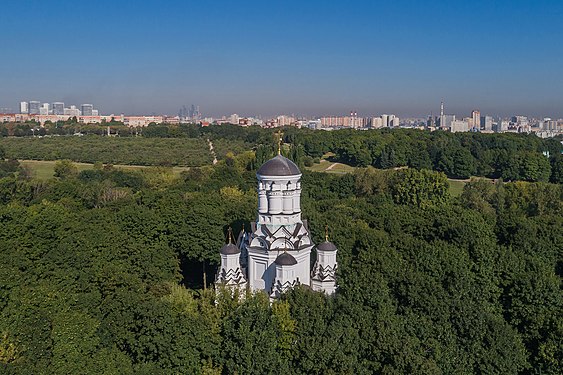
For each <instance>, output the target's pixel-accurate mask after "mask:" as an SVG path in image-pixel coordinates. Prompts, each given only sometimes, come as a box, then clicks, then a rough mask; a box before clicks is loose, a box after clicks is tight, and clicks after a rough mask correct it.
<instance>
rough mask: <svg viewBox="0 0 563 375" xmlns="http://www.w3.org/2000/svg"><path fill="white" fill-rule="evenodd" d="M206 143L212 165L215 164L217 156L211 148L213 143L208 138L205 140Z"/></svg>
mask: <svg viewBox="0 0 563 375" xmlns="http://www.w3.org/2000/svg"><path fill="white" fill-rule="evenodd" d="M207 143H208V144H209V152H211V155H212V156H213V165H215V164H217V154H215V149H214V148H213V143H212V142H211V140H210V139H209V138H207Z"/></svg>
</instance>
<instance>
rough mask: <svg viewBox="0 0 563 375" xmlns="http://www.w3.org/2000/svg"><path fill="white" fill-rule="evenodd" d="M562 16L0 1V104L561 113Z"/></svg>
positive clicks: (411, 8)
mask: <svg viewBox="0 0 563 375" xmlns="http://www.w3.org/2000/svg"><path fill="white" fill-rule="evenodd" d="M70 4H72V7H70V6H69V5H70ZM69 9H72V11H71V10H69ZM15 15H22V17H23V18H22V17H15ZM562 15H563V4H562V3H560V2H555V1H539V2H534V3H533V4H532V3H528V2H525V1H511V2H508V1H501V2H495V4H488V2H482V1H481V2H471V3H463V2H453V3H442V2H437V1H431V2H425V3H424V4H418V3H415V2H406V1H398V2H394V3H392V4H385V5H381V4H372V3H371V2H365V1H355V2H349V3H346V4H344V3H343V2H342V3H339V4H334V3H330V4H326V3H324V2H322V3H321V2H320V1H311V2H307V3H302V2H295V1H289V2H284V3H283V4H264V3H261V2H254V1H247V2H243V3H234V4H232V3H229V2H223V1H216V2H213V3H212V4H202V3H201V2H197V3H196V2H176V1H171V2H167V3H166V4H165V5H162V4H159V3H157V2H155V1H139V2H135V3H129V2H123V1H121V2H120V1H117V2H107V1H100V2H96V3H86V4H85V3H75V2H72V3H71V2H65V1H61V2H57V3H56V4H47V3H44V2H36V1H24V2H10V3H8V4H6V5H4V6H3V12H2V15H0V21H1V22H0V29H1V30H2V34H3V36H4V38H3V47H4V49H5V50H7V51H11V52H12V54H13V55H12V56H10V55H9V54H8V55H7V56H6V57H7V58H5V59H2V61H0V72H2V73H1V74H2V76H1V81H2V90H1V91H0V108H12V109H13V110H14V111H16V110H17V103H19V102H20V101H22V100H39V101H42V100H45V99H46V100H47V101H48V102H51V101H60V102H64V103H77V104H80V103H96V106H97V107H99V108H100V109H101V110H102V111H103V112H104V113H126V114H131V115H135V114H139V115H140V114H150V113H167V114H173V113H177V112H178V109H179V108H180V107H181V106H182V105H184V104H185V103H198V104H199V105H201V107H202V108H205V111H203V112H205V113H206V114H207V115H210V116H219V115H223V114H228V113H243V114H255V115H263V116H271V115H274V114H279V113H288V114H289V113H295V114H301V115H307V116H316V115H321V114H327V115H337V114H345V113H348V112H349V111H350V110H354V111H357V112H358V113H365V114H375V113H396V114H397V115H399V116H401V117H424V116H427V115H429V114H430V113H433V114H434V115H436V114H437V112H438V111H439V106H438V105H437V103H439V102H440V101H442V100H446V102H447V106H448V107H447V111H448V112H449V113H459V114H469V113H471V111H472V110H473V109H475V108H479V109H480V111H481V113H487V114H491V115H494V116H500V117H506V116H512V115H515V114H524V115H527V116H530V117H546V116H547V117H554V118H561V117H563V93H562V92H561V90H560V89H559V88H560V87H561V86H562V84H563V74H561V68H560V67H561V60H563V46H562V45H561V43H560V42H559V40H561V39H563V25H562V24H561V22H559V20H560V18H561V16H562ZM22 20H25V25H26V27H25V28H22V27H19V26H20V24H21V22H22ZM55 25H56V27H55ZM57 41H58V42H57ZM54 42H57V43H54Z"/></svg>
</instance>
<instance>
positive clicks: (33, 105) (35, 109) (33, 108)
mask: <svg viewBox="0 0 563 375" xmlns="http://www.w3.org/2000/svg"><path fill="white" fill-rule="evenodd" d="M40 106H41V103H40V102H38V101H36V100H32V101H30V102H29V112H28V113H29V114H30V115H38V114H39V107H40Z"/></svg>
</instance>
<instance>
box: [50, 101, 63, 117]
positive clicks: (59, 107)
mask: <svg viewBox="0 0 563 375" xmlns="http://www.w3.org/2000/svg"><path fill="white" fill-rule="evenodd" d="M51 107H52V109H53V114H54V115H64V114H65V104H64V103H63V102H54V103H53V104H52V105H51Z"/></svg>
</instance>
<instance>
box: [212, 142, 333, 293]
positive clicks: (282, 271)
mask: <svg viewBox="0 0 563 375" xmlns="http://www.w3.org/2000/svg"><path fill="white" fill-rule="evenodd" d="M256 177H257V179H258V187H257V190H258V213H257V219H256V221H255V222H252V225H251V228H250V231H249V232H247V231H245V230H244V229H243V230H242V231H241V233H240V234H239V236H238V237H237V240H236V241H234V239H233V236H232V233H231V230H230V228H229V235H228V240H227V242H228V243H227V244H225V245H224V246H223V247H222V248H221V251H220V252H221V266H220V268H219V270H218V272H217V276H216V278H215V282H216V285H224V286H226V287H228V288H231V289H238V290H240V291H241V292H242V291H244V290H247V289H249V290H250V291H252V292H256V291H264V292H266V293H268V295H269V296H270V298H271V299H276V298H279V296H280V295H281V294H282V293H284V292H285V291H287V290H288V289H290V288H292V287H294V286H295V285H297V284H301V285H307V286H310V287H311V289H313V290H315V291H320V292H324V293H326V294H329V295H331V294H333V293H334V292H335V291H336V278H335V276H336V275H335V273H336V269H337V266H338V264H337V262H336V253H337V248H336V246H335V245H334V244H333V243H331V242H329V241H328V235H325V242H323V243H321V244H319V245H315V244H314V243H313V241H312V240H311V235H310V232H309V228H308V225H307V221H306V220H302V218H301V171H300V170H299V168H298V167H297V165H295V163H293V162H292V161H291V160H289V159H288V158H286V157H284V156H282V155H281V153H280V152H279V150H278V155H277V156H275V157H274V158H272V159H270V160H268V161H267V162H266V163H264V164H263V165H262V166H261V167H260V169H258V171H257V173H256ZM313 249H315V252H314V253H315V254H316V256H315V259H312V253H313ZM311 264H313V266H312V267H311Z"/></svg>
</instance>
